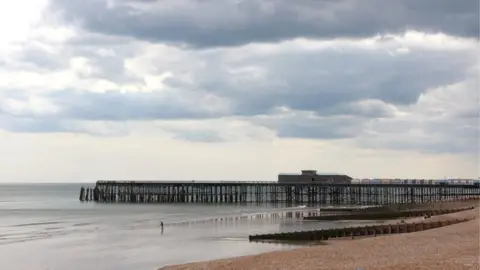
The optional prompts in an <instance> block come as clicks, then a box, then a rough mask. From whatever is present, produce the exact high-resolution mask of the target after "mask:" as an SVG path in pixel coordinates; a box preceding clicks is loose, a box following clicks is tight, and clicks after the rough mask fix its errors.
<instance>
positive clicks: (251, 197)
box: [79, 181, 480, 205]
mask: <svg viewBox="0 0 480 270" xmlns="http://www.w3.org/2000/svg"><path fill="white" fill-rule="evenodd" d="M479 196H480V188H479V187H478V186H474V185H419V184H410V185H408V184H368V185H366V184H320V183H306V184H304V183H302V184H285V183H278V182H229V181H224V182H206V181H205V182H198V181H190V182H188V181H168V182H160V181H158V182H154V181H97V183H96V185H95V187H94V188H87V189H85V188H82V189H81V191H80V198H79V199H80V201H95V202H100V203H114V202H115V203H285V204H309V205H311V204H324V205H388V204H403V203H426V202H434V201H446V200H455V199H460V198H475V197H479Z"/></svg>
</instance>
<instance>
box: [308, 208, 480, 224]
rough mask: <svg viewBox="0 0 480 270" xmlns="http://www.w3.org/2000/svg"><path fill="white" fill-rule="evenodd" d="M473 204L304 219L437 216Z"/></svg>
mask: <svg viewBox="0 0 480 270" xmlns="http://www.w3.org/2000/svg"><path fill="white" fill-rule="evenodd" d="M474 208H475V207H474V206H470V207H463V208H455V209H438V210H407V211H393V212H375V210H374V209H372V212H371V213H352V214H341V215H319V216H307V217H304V218H303V219H304V220H318V221H334V220H382V219H396V218H401V217H404V218H410V217H422V216H437V215H445V214H451V213H456V212H461V211H466V210H472V209H474Z"/></svg>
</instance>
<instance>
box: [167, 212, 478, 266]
mask: <svg viewBox="0 0 480 270" xmlns="http://www.w3.org/2000/svg"><path fill="white" fill-rule="evenodd" d="M477 205H478V204H477ZM467 217H470V218H474V219H473V220H471V221H468V222H465V223H460V224H455V225H450V226H446V227H441V228H437V229H431V230H426V231H420V232H415V233H407V234H396V235H388V236H380V237H366V238H361V239H354V240H351V239H337V240H328V241H326V243H327V245H321V246H310V247H303V248H297V249H293V250H288V251H275V252H269V253H262V254H258V255H250V256H242V257H237V258H228V259H219V260H213V261H206V262H195V263H188V264H181V265H173V266H165V267H162V268H160V269H159V270H186V269H272V270H273V269H299V270H300V269H301V270H306V269H356V267H363V268H364V269H369V270H370V269H480V265H479V254H480V247H479V240H478V239H479V237H480V232H479V231H480V230H479V225H478V224H479V209H478V207H477V208H475V209H473V210H468V211H463V212H457V213H452V214H446V215H440V216H434V217H431V218H429V220H432V221H433V220H445V219H455V218H467ZM422 219H423V218H412V219H407V220H406V222H407V223H411V222H419V221H420V220H422ZM398 222H399V220H390V221H388V223H393V224H395V223H398Z"/></svg>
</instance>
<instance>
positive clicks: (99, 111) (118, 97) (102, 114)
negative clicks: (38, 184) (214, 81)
mask: <svg viewBox="0 0 480 270" xmlns="http://www.w3.org/2000/svg"><path fill="white" fill-rule="evenodd" d="M188 98H189V93H176V94H171V95H170V94H168V93H167V94H165V93H158V92H150V93H146V92H140V93H131V92H127V93H121V92H118V91H107V92H105V93H95V92H89V91H74V90H66V91H61V92H53V93H51V94H50V95H49V99H50V100H51V101H52V102H53V103H54V104H55V105H56V106H59V107H60V108H61V112H60V114H59V115H58V116H59V117H61V118H69V119H80V120H107V121H128V120H152V119H192V118H193V119H194V118H210V117H216V116H219V115H218V114H216V113H214V112H212V113H209V112H208V111H206V110H202V108H200V107H199V106H198V104H195V103H192V101H191V100H188Z"/></svg>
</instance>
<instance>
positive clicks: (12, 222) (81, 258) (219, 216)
mask: <svg viewBox="0 0 480 270" xmlns="http://www.w3.org/2000/svg"><path fill="white" fill-rule="evenodd" d="M83 185H85V184H83ZM89 186H93V184H91V185H89ZM80 187H81V185H79V184H18V185H11V184H8V185H6V184H4V185H0V269H9V270H15V269H19V270H24V269H25V270H26V269H28V270H32V269H35V270H40V269H49V270H57V269H58V270H65V269H71V270H77V269H78V270H84V269H106V270H123V269H125V270H127V269H128V270H130V269H138V270H153V269H157V268H159V267H161V266H164V265H168V264H177V263H186V262H192V261H199V260H210V259H216V258H224V257H235V256H240V255H247V254H255V253H261V252H267V251H273V250H280V249H289V248H293V246H287V245H278V244H260V243H249V242H248V235H249V234H255V233H266V232H279V231H292V230H302V229H314V228H332V227H337V226H344V225H346V224H345V223H332V222H306V221H301V220H300V219H296V218H295V214H294V215H293V217H292V218H286V217H283V218H280V216H281V215H283V216H285V213H286V212H291V211H296V212H297V213H298V212H299V211H306V210H309V208H306V207H305V206H294V207H279V206H268V205H262V206H258V205H248V206H246V205H194V204H184V205H174V204H169V205H165V204H95V203H81V202H79V201H78V195H79V189H80ZM241 217H242V218H241ZM161 221H162V222H164V224H165V227H164V230H163V231H162V230H161V228H160V226H159V224H160V222H161ZM350 225H353V224H350Z"/></svg>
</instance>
